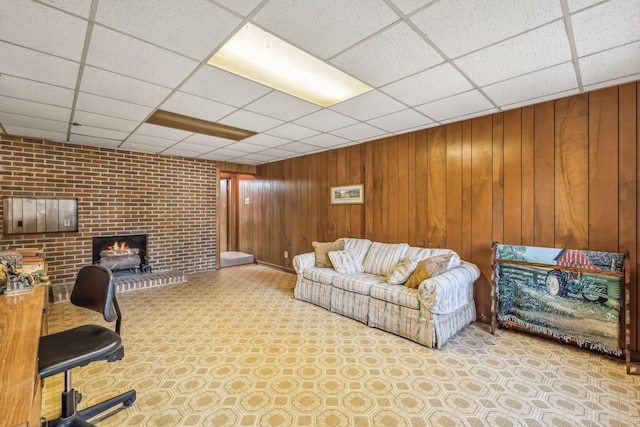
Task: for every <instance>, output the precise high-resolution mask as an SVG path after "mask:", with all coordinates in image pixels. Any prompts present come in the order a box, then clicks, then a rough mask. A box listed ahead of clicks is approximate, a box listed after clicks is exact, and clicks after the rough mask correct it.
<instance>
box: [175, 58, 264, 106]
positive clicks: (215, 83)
mask: <svg viewBox="0 0 640 427" xmlns="http://www.w3.org/2000/svg"><path fill="white" fill-rule="evenodd" d="M180 90H181V91H182V92H187V93H190V94H194V95H198V96H201V97H203V98H207V99H210V100H212V101H216V102H221V103H223V104H228V105H233V106H234V107H243V106H245V105H246V104H248V103H250V102H252V101H255V100H256V99H258V98H260V97H261V96H263V95H264V94H266V93H268V92H269V91H271V90H272V89H270V88H268V87H266V86H263V85H261V84H258V83H255V82H252V81H251V80H247V79H245V78H242V77H239V76H236V75H235V74H231V73H228V72H226V71H223V70H221V69H219V68H215V67H212V66H209V65H205V66H204V67H202V68H201V69H199V70H198V71H197V72H196V73H195V74H194V75H193V77H191V78H190V79H189V80H187V81H186V83H185V84H184V85H183V86H182V87H181V88H180Z"/></svg>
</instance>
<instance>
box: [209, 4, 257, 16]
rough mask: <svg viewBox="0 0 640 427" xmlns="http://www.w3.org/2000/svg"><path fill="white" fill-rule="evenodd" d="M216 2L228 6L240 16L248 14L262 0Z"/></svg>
mask: <svg viewBox="0 0 640 427" xmlns="http://www.w3.org/2000/svg"><path fill="white" fill-rule="evenodd" d="M217 3H219V4H221V5H223V6H226V7H228V8H229V9H231V10H233V11H235V12H237V13H239V14H240V15H242V16H248V15H249V14H250V13H251V12H252V11H253V10H254V9H255V8H256V7H258V5H259V4H260V3H262V0H241V1H238V0H217Z"/></svg>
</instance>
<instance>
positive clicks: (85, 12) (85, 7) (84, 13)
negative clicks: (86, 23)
mask: <svg viewBox="0 0 640 427" xmlns="http://www.w3.org/2000/svg"><path fill="white" fill-rule="evenodd" d="M38 1H39V2H40V3H44V4H48V5H50V6H53V7H55V8H58V9H62V10H66V11H67V12H70V13H73V14H74V15H78V16H81V17H83V18H85V19H87V18H89V14H90V13H91V2H90V1H89V0H38Z"/></svg>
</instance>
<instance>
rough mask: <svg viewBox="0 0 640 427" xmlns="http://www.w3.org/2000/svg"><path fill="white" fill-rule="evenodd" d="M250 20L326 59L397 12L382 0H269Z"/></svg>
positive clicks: (392, 18)
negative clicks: (355, 17)
mask: <svg viewBox="0 0 640 427" xmlns="http://www.w3.org/2000/svg"><path fill="white" fill-rule="evenodd" d="M354 16H357V17H358V19H353V17H354ZM253 20H254V21H255V22H257V23H258V24H260V26H262V27H263V28H265V29H267V30H269V31H271V32H273V33H274V34H276V35H278V36H280V37H282V38H284V39H285V40H288V41H289V42H292V43H293V44H295V45H297V46H298V47H301V48H302V49H304V50H307V51H308V52H311V53H313V54H314V55H317V56H319V57H321V58H325V59H326V58H330V57H331V56H333V55H335V54H337V53H339V52H341V51H342V50H344V49H346V48H348V47H349V46H351V45H353V44H354V43H357V42H359V41H360V40H362V39H364V38H366V37H368V36H370V35H371V34H373V33H375V32H377V31H380V30H381V29H383V28H385V27H386V26H388V25H390V24H391V23H393V22H395V21H397V20H398V16H397V15H396V14H395V13H394V12H393V10H392V9H390V8H389V7H388V6H387V5H386V4H385V3H384V1H382V0H351V1H342V0H325V1H315V0H271V1H270V2H269V3H267V4H266V6H265V7H264V8H262V10H260V11H259V12H258V13H257V14H256V16H255V17H254V19H253Z"/></svg>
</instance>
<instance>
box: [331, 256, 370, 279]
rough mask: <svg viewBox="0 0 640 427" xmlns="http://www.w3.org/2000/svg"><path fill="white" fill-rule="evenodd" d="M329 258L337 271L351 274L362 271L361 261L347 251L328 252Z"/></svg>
mask: <svg viewBox="0 0 640 427" xmlns="http://www.w3.org/2000/svg"><path fill="white" fill-rule="evenodd" d="M329 259H330V260H331V264H333V269H334V270H336V271H337V272H338V273H343V274H353V273H362V272H363V271H364V267H363V266H362V263H361V262H360V261H358V260H357V259H356V257H355V256H354V255H353V253H351V252H349V251H331V252H329Z"/></svg>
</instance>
